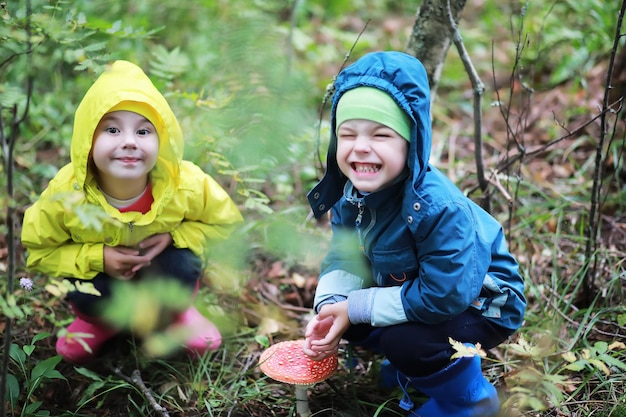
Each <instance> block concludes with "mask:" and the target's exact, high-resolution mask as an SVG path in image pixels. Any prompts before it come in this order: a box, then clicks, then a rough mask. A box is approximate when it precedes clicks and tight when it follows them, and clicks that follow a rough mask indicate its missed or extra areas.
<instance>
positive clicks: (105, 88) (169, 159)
mask: <svg viewBox="0 0 626 417" xmlns="http://www.w3.org/2000/svg"><path fill="white" fill-rule="evenodd" d="M122 102H135V103H143V104H145V105H147V106H149V107H151V108H152V109H154V113H153V114H154V117H150V118H149V119H150V121H151V122H152V123H153V124H154V125H155V128H156V129H157V132H158V133H159V157H158V160H157V165H156V167H155V168H154V170H153V172H152V177H153V182H154V180H155V179H156V178H159V179H160V180H161V181H163V182H164V183H168V184H170V185H171V186H173V187H174V188H176V187H177V186H178V183H179V171H180V161H181V160H182V157H183V152H184V142H183V134H182V131H181V129H180V125H179V124H178V121H177V120H176V116H175V115H174V112H172V109H171V108H170V106H169V104H168V103H167V101H166V100H165V97H163V95H162V94H161V93H160V92H159V91H158V90H157V88H156V87H155V86H154V84H152V81H150V79H149V78H148V76H147V75H146V74H145V73H144V72H143V71H142V69H141V68H139V67H138V66H137V65H135V64H132V63H130V62H127V61H115V62H114V63H113V64H112V65H110V66H109V67H107V69H106V70H105V71H104V73H102V75H100V77H99V78H98V79H97V80H96V82H95V83H94V84H93V85H92V86H91V88H90V89H89V90H88V91H87V93H86V94H85V97H84V98H83V100H82V101H81V103H80V104H79V106H78V108H77V109H76V114H75V118H74V131H73V133H72V144H71V148H70V157H71V160H72V165H73V166H74V173H75V176H76V181H77V182H78V185H79V186H80V187H81V188H83V187H84V186H85V185H86V184H87V185H88V183H89V182H90V181H91V178H92V177H93V173H91V172H89V169H90V168H89V163H88V162H89V153H90V151H91V145H92V141H93V134H94V131H95V129H96V126H97V125H98V123H99V122H100V119H101V118H102V116H104V115H105V114H106V113H108V112H109V111H110V110H111V109H113V108H114V107H116V106H118V105H119V104H120V103H122ZM139 107H145V106H139ZM153 118H155V119H158V120H152V119H153ZM170 181H172V182H170Z"/></svg>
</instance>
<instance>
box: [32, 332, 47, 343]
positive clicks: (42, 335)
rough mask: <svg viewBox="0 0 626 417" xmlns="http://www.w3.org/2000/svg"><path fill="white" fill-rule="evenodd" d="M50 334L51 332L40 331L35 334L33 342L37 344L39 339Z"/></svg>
mask: <svg viewBox="0 0 626 417" xmlns="http://www.w3.org/2000/svg"><path fill="white" fill-rule="evenodd" d="M48 336H50V333H49V332H39V333H37V334H36V335H35V336H33V341H32V343H33V344H35V343H37V342H38V341H40V340H42V339H45V338H46V337H48Z"/></svg>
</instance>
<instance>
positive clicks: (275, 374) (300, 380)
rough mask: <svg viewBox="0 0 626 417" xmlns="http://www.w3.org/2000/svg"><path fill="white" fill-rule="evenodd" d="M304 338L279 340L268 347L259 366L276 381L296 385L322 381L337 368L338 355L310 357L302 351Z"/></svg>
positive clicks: (260, 359)
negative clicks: (318, 357) (317, 358)
mask: <svg viewBox="0 0 626 417" xmlns="http://www.w3.org/2000/svg"><path fill="white" fill-rule="evenodd" d="M303 344H304V340H291V341H286V342H279V343H276V344H275V345H272V346H270V347H269V348H267V349H266V350H265V351H264V352H263V353H262V354H261V357H260V358H259V368H261V371H263V373H264V374H265V375H267V376H269V377H270V378H272V379H275V380H276V381H280V382H284V383H286V384H294V385H312V384H315V383H317V382H322V381H324V380H325V379H326V378H328V377H329V376H331V375H332V374H333V373H334V372H335V370H336V369H337V363H338V360H337V356H336V355H333V356H330V357H328V358H325V359H323V360H321V361H316V360H313V359H311V358H310V357H308V356H307V355H305V354H304V352H303V351H302V346H303Z"/></svg>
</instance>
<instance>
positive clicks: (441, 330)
mask: <svg viewBox="0 0 626 417" xmlns="http://www.w3.org/2000/svg"><path fill="white" fill-rule="evenodd" d="M511 333H512V332H510V331H508V330H507V329H504V328H502V327H500V326H498V325H497V324H494V323H493V322H492V321H489V320H487V319H486V318H484V317H483V316H482V315H480V314H478V313H475V312H473V311H466V312H464V313H462V314H460V315H458V316H457V317H454V318H452V319H450V320H447V321H445V322H443V323H438V324H434V325H428V324H422V323H415V322H410V323H402V324H397V325H394V326H388V327H372V326H370V325H365V324H359V325H353V326H351V327H350V328H349V329H348V331H347V332H346V333H345V334H344V338H345V339H346V340H348V341H349V342H351V343H353V344H355V345H357V346H362V347H364V348H366V349H369V350H373V351H375V352H377V353H382V354H383V355H385V356H386V357H387V359H389V362H391V364H392V365H394V366H395V367H396V368H397V369H398V370H399V371H400V372H402V373H403V374H405V375H407V376H412V377H423V376H427V375H432V374H434V373H436V372H438V371H440V370H441V369H443V368H444V367H445V366H446V365H448V364H449V363H450V356H452V354H453V353H454V352H453V350H452V347H451V345H450V341H449V338H452V339H454V340H456V341H458V342H462V343H473V344H476V343H480V345H481V347H482V348H483V349H485V350H486V349H491V348H493V347H495V346H497V345H499V344H500V343H502V342H503V341H504V340H506V338H507V337H509V336H510V335H511Z"/></svg>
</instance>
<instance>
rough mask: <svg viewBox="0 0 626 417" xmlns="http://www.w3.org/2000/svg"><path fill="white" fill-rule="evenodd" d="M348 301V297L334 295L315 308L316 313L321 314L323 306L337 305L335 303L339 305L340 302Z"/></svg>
mask: <svg viewBox="0 0 626 417" xmlns="http://www.w3.org/2000/svg"><path fill="white" fill-rule="evenodd" d="M347 299H348V297H346V296H344V295H333V296H331V297H328V298H326V299H325V300H324V301H322V302H320V303H319V304H318V305H316V306H315V312H316V313H319V312H320V309H321V308H322V306H323V305H326V304H335V303H338V302H340V301H346V300H347Z"/></svg>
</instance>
